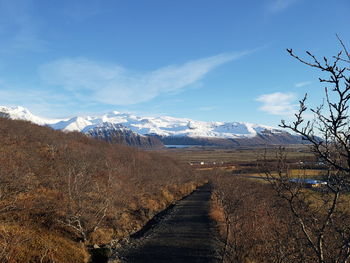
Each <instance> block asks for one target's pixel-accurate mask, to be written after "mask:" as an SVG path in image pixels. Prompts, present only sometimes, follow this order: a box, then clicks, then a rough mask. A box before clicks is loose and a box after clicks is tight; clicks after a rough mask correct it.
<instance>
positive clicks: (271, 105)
mask: <svg viewBox="0 0 350 263" xmlns="http://www.w3.org/2000/svg"><path fill="white" fill-rule="evenodd" d="M295 100H296V95H295V94H294V93H282V92H275V93H270V94H264V95H261V96H259V97H258V98H256V101H259V102H262V106H261V107H260V108H259V109H260V110H262V111H265V112H267V113H269V114H272V115H282V116H289V115H292V114H294V113H295V112H296V108H297V106H298V104H295Z"/></svg>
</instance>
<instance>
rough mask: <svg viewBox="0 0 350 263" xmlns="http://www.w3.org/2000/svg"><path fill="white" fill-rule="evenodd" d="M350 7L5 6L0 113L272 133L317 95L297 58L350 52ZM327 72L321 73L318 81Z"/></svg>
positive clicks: (286, 2)
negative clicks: (187, 121)
mask: <svg viewBox="0 0 350 263" xmlns="http://www.w3.org/2000/svg"><path fill="white" fill-rule="evenodd" d="M349 14H350V1H349V0H334V1H329V0H247V1H238V0H237V1H235V0H215V1H214V0H177V1H173V0H138V1H136V0H135V1H127V0H104V1H100V0H74V1H72V0H60V1H53V0H32V1H31V0H0V105H5V106H17V105H18V106H24V107H26V108H28V109H29V110H30V111H31V112H32V113H34V114H37V115H39V116H43V117H52V118H61V117H71V116H75V115H99V114H103V113H106V112H109V111H120V112H131V113H135V114H137V115H141V116H163V115H168V116H173V117H185V118H192V119H196V120H202V121H244V122H253V123H260V124H266V125H272V126H277V125H278V124H279V123H280V120H281V119H285V120H292V118H293V117H292V116H293V114H294V113H295V111H296V109H297V106H298V100H299V99H301V98H302V97H303V95H304V94H305V93H308V94H309V99H308V103H309V105H317V104H319V103H321V102H322V99H323V97H324V94H323V87H324V86H323V84H320V83H319V81H318V77H319V76H322V75H320V73H319V72H318V71H317V70H315V69H312V68H308V67H306V66H305V65H302V64H301V63H299V62H297V61H296V60H295V59H293V58H291V57H290V56H289V54H288V53H287V52H286V48H293V50H294V51H295V52H296V53H297V54H298V55H300V56H302V57H305V51H310V52H312V53H313V54H315V55H316V56H320V57H322V56H329V57H331V56H333V55H335V54H336V53H337V52H338V51H339V50H340V49H341V46H340V44H339V42H338V40H337V38H336V34H338V35H339V36H340V37H341V39H342V40H343V42H344V43H345V44H347V46H348V47H349V49H350V30H349V25H350V15H349ZM321 74H322V73H321Z"/></svg>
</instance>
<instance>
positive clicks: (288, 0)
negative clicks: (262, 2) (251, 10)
mask: <svg viewBox="0 0 350 263" xmlns="http://www.w3.org/2000/svg"><path fill="white" fill-rule="evenodd" d="M298 1H300V0H271V1H270V3H269V4H268V6H267V9H268V11H269V12H271V13H279V12H281V11H283V10H285V9H287V8H288V7H290V6H292V5H293V4H295V3H297V2H298Z"/></svg>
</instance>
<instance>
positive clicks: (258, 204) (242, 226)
mask: <svg viewBox="0 0 350 263" xmlns="http://www.w3.org/2000/svg"><path fill="white" fill-rule="evenodd" d="M212 182H213V184H214V192H213V195H212V205H211V216H212V218H213V219H214V220H215V221H216V222H217V223H218V226H219V229H220V237H221V238H220V242H221V244H222V247H223V253H222V255H223V258H222V260H223V262H246V263H252V262H310V263H311V262H318V261H319V260H318V257H317V254H316V253H315V251H314V250H313V247H312V245H311V244H310V242H309V240H308V239H307V237H306V236H305V234H304V232H303V229H302V227H301V226H300V220H303V221H304V222H305V225H306V228H307V231H308V233H309V234H310V237H311V238H312V240H313V239H315V238H317V237H318V234H319V233H320V228H321V227H322V223H323V221H324V220H325V219H326V217H327V212H328V209H327V208H328V203H327V200H325V194H320V193H319V191H321V190H320V189H305V188H302V187H299V186H297V185H294V186H293V185H291V188H290V189H289V190H290V191H291V192H294V193H298V194H299V195H302V198H301V197H298V198H295V200H293V202H294V203H293V206H294V208H295V209H296V211H297V213H298V216H295V214H293V211H292V210H291V209H290V205H291V204H290V199H288V198H281V196H280V195H278V193H276V191H275V189H274V188H273V187H271V184H270V183H268V182H267V181H262V180H250V179H247V178H244V177H239V176H235V175H232V173H226V174H224V173H220V174H219V173H216V174H215V176H213V180H212ZM293 188H294V189H293ZM295 188H298V189H295ZM328 197H331V195H329V196H328ZM349 200H350V199H349V195H348V194H344V196H343V198H342V200H341V202H339V209H337V211H336V212H335V213H334V214H333V216H332V222H331V224H329V225H327V226H326V228H325V230H324V233H323V242H324V248H323V254H324V258H323V260H324V262H347V259H348V257H349V254H348V252H349V251H348V247H349V244H348V235H349V226H350V210H349Z"/></svg>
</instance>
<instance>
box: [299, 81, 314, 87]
mask: <svg viewBox="0 0 350 263" xmlns="http://www.w3.org/2000/svg"><path fill="white" fill-rule="evenodd" d="M311 83H312V81H303V82H298V83H295V87H297V88H301V87H305V86H308V85H310V84H311Z"/></svg>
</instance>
